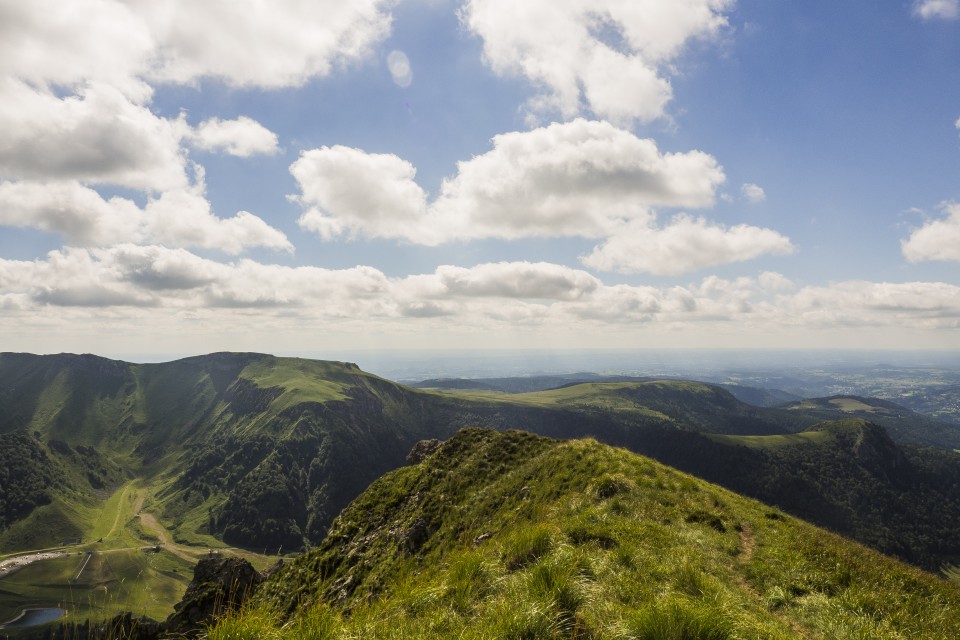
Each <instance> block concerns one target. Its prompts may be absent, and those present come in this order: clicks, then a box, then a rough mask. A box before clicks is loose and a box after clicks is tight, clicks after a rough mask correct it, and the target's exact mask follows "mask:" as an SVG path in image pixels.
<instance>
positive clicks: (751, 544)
mask: <svg viewBox="0 0 960 640" xmlns="http://www.w3.org/2000/svg"><path fill="white" fill-rule="evenodd" d="M739 533H740V553H739V554H738V555H737V559H738V560H740V562H742V563H744V564H746V563H748V562H750V560H752V559H753V551H754V549H756V548H757V541H756V540H754V538H753V529H751V528H750V527H748V526H747V527H743V528H742V529H741V530H740V532H739Z"/></svg>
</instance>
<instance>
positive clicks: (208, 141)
mask: <svg viewBox="0 0 960 640" xmlns="http://www.w3.org/2000/svg"><path fill="white" fill-rule="evenodd" d="M190 141H191V142H192V143H193V145H194V146H195V147H197V148H198V149H204V150H206V151H222V152H224V153H228V154H230V155H232V156H238V157H240V158H249V157H250V156H253V155H274V154H277V153H279V152H280V147H279V146H278V144H277V142H278V141H277V134H275V133H274V132H272V131H270V130H269V129H267V128H266V127H265V126H263V125H262V124H260V123H259V122H257V121H256V120H253V119H252V118H248V117H247V116H240V117H239V118H237V119H236V120H221V119H220V118H210V119H209V120H204V121H203V122H201V123H200V124H199V125H198V126H197V128H196V129H195V130H194V131H193V133H192V134H191V135H190Z"/></svg>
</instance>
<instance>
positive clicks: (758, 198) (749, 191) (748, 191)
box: [740, 182, 767, 204]
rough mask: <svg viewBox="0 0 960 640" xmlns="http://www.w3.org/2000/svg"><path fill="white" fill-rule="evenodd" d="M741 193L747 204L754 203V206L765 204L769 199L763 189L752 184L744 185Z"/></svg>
mask: <svg viewBox="0 0 960 640" xmlns="http://www.w3.org/2000/svg"><path fill="white" fill-rule="evenodd" d="M740 193H741V194H742V195H743V197H744V199H745V200H746V201H747V202H752V203H754V204H756V203H758V202H763V201H764V200H766V199H767V193H766V192H765V191H764V190H763V187H761V186H760V185H756V184H753V183H751V182H748V183H746V184H744V185H742V186H741V187H740Z"/></svg>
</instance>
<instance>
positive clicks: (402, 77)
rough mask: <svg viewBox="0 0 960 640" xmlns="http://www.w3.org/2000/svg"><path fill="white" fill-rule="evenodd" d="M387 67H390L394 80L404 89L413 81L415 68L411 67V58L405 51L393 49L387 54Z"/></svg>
mask: <svg viewBox="0 0 960 640" xmlns="http://www.w3.org/2000/svg"><path fill="white" fill-rule="evenodd" d="M387 68H388V69H390V75H391V76H392V77H393V82H394V83H395V84H396V85H397V86H398V87H401V88H403V89H406V88H407V87H409V86H410V85H411V84H412V83H413V69H412V68H411V67H410V59H409V58H408V57H407V54H405V53H404V52H403V51H391V52H390V55H388V56H387Z"/></svg>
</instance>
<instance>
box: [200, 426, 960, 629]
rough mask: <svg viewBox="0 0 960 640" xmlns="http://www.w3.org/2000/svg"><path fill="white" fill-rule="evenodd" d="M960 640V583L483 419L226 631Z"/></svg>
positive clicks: (355, 518)
mask: <svg viewBox="0 0 960 640" xmlns="http://www.w3.org/2000/svg"><path fill="white" fill-rule="evenodd" d="M958 636H960V588H958V586H957V585H954V584H951V583H948V582H945V581H943V580H939V579H937V578H935V577H933V576H932V575H929V574H926V573H924V572H922V571H920V570H917V569H914V568H911V567H909V566H907V565H904V564H900V563H898V562H896V561H894V560H892V559H890V558H887V557H885V556H882V555H880V554H878V553H876V552H873V551H871V550H869V549H866V548H864V547H861V546H859V545H856V544H854V543H851V542H848V541H846V540H844V539H842V538H839V537H838V536H835V535H832V534H829V533H826V532H824V531H822V530H819V529H816V528H814V527H812V526H810V525H807V524H805V523H803V522H800V521H797V520H794V519H793V518H791V517H789V516H785V515H783V514H782V512H780V511H778V510H775V509H771V508H770V507H767V506H765V505H763V504H760V503H758V502H754V501H752V500H748V499H745V498H742V497H740V496H738V495H735V494H733V493H731V492H729V491H727V490H725V489H722V488H720V487H717V486H714V485H710V484H708V483H706V482H704V481H701V480H697V479H695V478H693V477H691V476H687V475H685V474H683V473H680V472H677V471H674V470H672V469H670V468H667V467H664V466H662V465H660V464H658V463H656V462H654V461H652V460H650V459H647V458H644V457H641V456H637V455H635V454H631V453H629V452H626V451H624V450H621V449H615V448H612V447H609V446H605V445H601V444H599V443H597V442H595V441H591V440H580V441H566V442H557V441H553V440H547V439H544V438H540V437H536V436H532V435H530V434H526V433H520V432H512V431H511V432H504V433H496V432H491V431H486V430H476V429H471V430H465V431H462V432H460V433H459V434H457V435H456V436H455V437H454V438H452V439H451V440H449V441H448V442H446V443H444V444H443V445H442V446H440V447H439V449H437V450H436V451H435V452H434V453H432V454H430V455H428V456H427V457H426V458H425V459H424V460H423V461H422V462H420V463H418V464H415V465H412V466H409V467H405V468H402V469H398V470H396V471H394V472H391V473H389V474H387V475H386V476H384V477H383V478H381V479H379V480H378V481H376V482H375V483H374V484H373V485H371V487H370V488H369V489H368V490H367V491H366V492H364V493H363V494H362V495H361V496H360V497H358V498H357V499H356V500H355V501H354V502H353V503H352V504H351V505H350V507H349V508H347V509H346V510H345V511H344V512H343V513H342V514H341V515H340V516H339V517H338V518H337V519H336V521H335V522H334V524H333V526H332V527H331V529H330V532H329V535H328V536H327V538H326V540H325V541H324V542H323V543H322V544H321V545H320V546H319V547H318V548H317V549H315V550H313V551H311V552H310V553H308V554H306V555H304V556H302V557H300V558H298V559H297V560H295V561H293V562H290V563H288V564H286V565H285V566H284V567H283V568H281V569H280V570H279V571H278V572H277V573H275V574H274V575H273V576H272V578H271V579H270V580H269V581H268V582H267V583H265V585H264V586H263V587H261V590H260V591H259V592H258V594H257V595H256V596H255V600H254V602H252V603H249V604H248V605H247V606H246V608H245V609H244V610H243V612H242V613H241V614H239V615H236V616H234V617H232V618H228V619H226V620H223V621H221V622H220V623H219V624H218V625H217V626H216V627H215V628H213V629H212V630H211V631H210V633H209V638H210V639H211V640H217V639H223V640H226V639H228V638H229V639H241V638H451V637H457V638H468V639H469V638H504V639H511V638H532V639H537V638H545V639H546V638H592V639H598V640H599V639H606V638H611V639H613V638H618V639H619V638H623V639H633V638H644V639H649V638H654V639H657V638H663V639H671V638H698V639H699V638H707V639H726V638H731V639H732V638H871V639H883V638H928V639H938V638H943V639H947V638H949V639H951V640H952V639H953V638H956V637H958Z"/></svg>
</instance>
